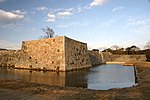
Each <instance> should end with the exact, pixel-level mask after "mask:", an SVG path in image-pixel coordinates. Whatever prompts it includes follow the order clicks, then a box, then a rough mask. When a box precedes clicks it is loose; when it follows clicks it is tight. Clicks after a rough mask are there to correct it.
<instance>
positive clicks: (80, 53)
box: [65, 37, 91, 70]
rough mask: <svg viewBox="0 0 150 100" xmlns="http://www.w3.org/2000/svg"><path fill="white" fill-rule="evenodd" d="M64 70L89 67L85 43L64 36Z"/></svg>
mask: <svg viewBox="0 0 150 100" xmlns="http://www.w3.org/2000/svg"><path fill="white" fill-rule="evenodd" d="M65 62H66V63H65V64H66V70H74V69H82V68H87V67H91V62H90V58H89V55H88V50H87V44H86V43H82V42H79V41H76V40H73V39H70V38H67V37H66V38H65Z"/></svg>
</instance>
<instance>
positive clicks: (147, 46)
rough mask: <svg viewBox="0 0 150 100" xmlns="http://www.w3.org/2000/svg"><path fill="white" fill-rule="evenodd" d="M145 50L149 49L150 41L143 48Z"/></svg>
mask: <svg viewBox="0 0 150 100" xmlns="http://www.w3.org/2000/svg"><path fill="white" fill-rule="evenodd" d="M144 48H146V49H150V40H149V41H148V42H147V43H146V45H145V47H144Z"/></svg>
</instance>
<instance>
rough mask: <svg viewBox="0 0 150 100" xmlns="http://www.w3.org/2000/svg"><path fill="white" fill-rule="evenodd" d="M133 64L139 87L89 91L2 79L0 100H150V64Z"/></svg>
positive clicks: (0, 81) (0, 82)
mask: <svg viewBox="0 0 150 100" xmlns="http://www.w3.org/2000/svg"><path fill="white" fill-rule="evenodd" d="M128 63H131V62H128ZM132 63H133V62H132ZM133 64H134V65H135V66H136V69H137V76H138V85H136V86H134V87H131V88H123V89H111V90H89V89H84V88H74V87H59V86H50V85H45V84H37V83H29V82H25V81H19V80H18V81H14V80H1V79H0V100H150V63H147V62H134V63H133Z"/></svg>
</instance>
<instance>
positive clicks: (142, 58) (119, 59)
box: [101, 52, 146, 63]
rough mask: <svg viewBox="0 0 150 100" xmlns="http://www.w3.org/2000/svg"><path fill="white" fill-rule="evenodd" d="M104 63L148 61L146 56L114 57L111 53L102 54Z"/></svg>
mask: <svg viewBox="0 0 150 100" xmlns="http://www.w3.org/2000/svg"><path fill="white" fill-rule="evenodd" d="M101 56H102V62H103V63H106V62H129V61H146V56H145V55H113V54H111V53H109V52H101Z"/></svg>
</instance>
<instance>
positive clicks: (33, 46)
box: [0, 36, 102, 71]
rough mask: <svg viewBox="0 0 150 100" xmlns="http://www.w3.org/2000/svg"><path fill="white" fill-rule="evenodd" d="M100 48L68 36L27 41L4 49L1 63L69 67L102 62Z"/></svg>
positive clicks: (80, 66)
mask: <svg viewBox="0 0 150 100" xmlns="http://www.w3.org/2000/svg"><path fill="white" fill-rule="evenodd" d="M101 63H102V61H101V56H100V54H99V52H97V51H91V52H89V51H88V50H87V44H86V43H82V42H79V41H76V40H73V39H70V38H68V37H65V36H60V37H55V38H47V39H40V40H32V41H23V42H22V48H21V50H4V51H0V65H1V66H13V67H15V68H22V69H32V70H33V69H34V70H55V71H68V70H75V69H82V68H87V67H91V66H92V65H98V64H101Z"/></svg>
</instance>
